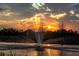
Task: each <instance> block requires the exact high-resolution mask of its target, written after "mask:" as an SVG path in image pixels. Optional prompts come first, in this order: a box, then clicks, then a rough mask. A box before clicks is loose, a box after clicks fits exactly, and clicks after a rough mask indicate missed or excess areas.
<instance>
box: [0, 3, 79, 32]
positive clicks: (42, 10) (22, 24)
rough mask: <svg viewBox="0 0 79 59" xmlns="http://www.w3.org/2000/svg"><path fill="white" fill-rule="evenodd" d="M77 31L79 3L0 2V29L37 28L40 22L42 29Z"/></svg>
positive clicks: (78, 28) (78, 29) (78, 27)
mask: <svg viewBox="0 0 79 59" xmlns="http://www.w3.org/2000/svg"><path fill="white" fill-rule="evenodd" d="M62 21H63V23H64V28H65V29H67V30H69V29H73V30H76V31H79V4H77V3H75V4H73V3H69V4H68V3H41V4H34V3H33V4H32V3H31V4H30V3H0V29H2V28H16V29H18V30H26V29H33V30H38V28H39V27H40V24H41V22H42V23H43V27H44V30H51V31H55V30H58V29H60V28H61V22H62Z"/></svg>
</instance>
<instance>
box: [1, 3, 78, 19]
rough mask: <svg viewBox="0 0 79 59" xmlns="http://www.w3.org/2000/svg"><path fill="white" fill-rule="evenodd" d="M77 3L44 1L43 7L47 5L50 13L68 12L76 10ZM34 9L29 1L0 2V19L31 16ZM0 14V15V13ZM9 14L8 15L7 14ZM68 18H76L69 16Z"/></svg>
mask: <svg viewBox="0 0 79 59" xmlns="http://www.w3.org/2000/svg"><path fill="white" fill-rule="evenodd" d="M78 5H79V4H73V3H46V4H45V5H44V7H49V8H50V9H51V12H52V13H63V12H66V13H68V12H69V11H70V10H75V12H78V9H79V6H78ZM35 12H36V9H35V8H33V7H32V5H31V4H30V3H2V4H0V19H3V20H12V19H17V20H18V19H23V18H27V17H31V16H33V15H34V14H35ZM1 14H2V15H1ZM9 14H10V15H9ZM67 16H68V18H73V19H74V18H76V17H75V16H72V17H71V16H69V15H67Z"/></svg>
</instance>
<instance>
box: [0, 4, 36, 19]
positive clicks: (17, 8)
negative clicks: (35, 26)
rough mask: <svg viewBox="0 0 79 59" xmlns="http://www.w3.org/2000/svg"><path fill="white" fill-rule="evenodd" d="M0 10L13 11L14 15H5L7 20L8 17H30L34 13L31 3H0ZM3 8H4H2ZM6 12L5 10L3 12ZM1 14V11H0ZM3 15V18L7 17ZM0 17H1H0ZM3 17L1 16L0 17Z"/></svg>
mask: <svg viewBox="0 0 79 59" xmlns="http://www.w3.org/2000/svg"><path fill="white" fill-rule="evenodd" d="M0 8H1V9H0V11H1V12H5V11H6V10H9V11H8V13H9V12H12V13H14V14H15V15H12V16H11V15H10V16H7V17H8V20H9V19H11V18H12V19H13V18H14V19H23V18H26V17H31V16H33V15H34V13H35V11H34V9H33V7H32V6H31V4H28V3H26V4H25V3H12V4H10V3H9V4H0ZM4 9H5V10H4ZM5 13H6V12H5ZM0 14H2V13H0ZM2 17H4V19H7V17H5V16H2ZM0 18H1V17H0ZM1 19H3V18H1Z"/></svg>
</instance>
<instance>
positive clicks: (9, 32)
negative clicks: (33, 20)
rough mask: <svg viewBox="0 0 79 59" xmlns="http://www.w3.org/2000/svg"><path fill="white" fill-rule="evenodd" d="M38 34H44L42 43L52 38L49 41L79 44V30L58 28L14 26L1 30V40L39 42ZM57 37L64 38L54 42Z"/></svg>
mask: <svg viewBox="0 0 79 59" xmlns="http://www.w3.org/2000/svg"><path fill="white" fill-rule="evenodd" d="M38 34H39V36H40V35H42V34H43V38H41V39H42V43H43V42H45V41H47V40H49V39H52V41H49V42H47V43H62V44H63V43H67V44H69V43H70V44H73V43H75V44H76V43H77V44H79V33H78V32H77V31H73V30H68V31H67V30H65V29H62V30H58V31H55V32H52V31H47V32H44V31H43V32H42V33H41V32H34V31H33V30H30V29H28V30H26V31H22V30H16V29H13V28H9V29H5V28H4V29H2V30H0V41H9V42H22V41H27V42H28V39H29V40H32V41H33V42H37V40H38ZM55 38H63V40H60V41H55V42H53V39H55Z"/></svg>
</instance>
